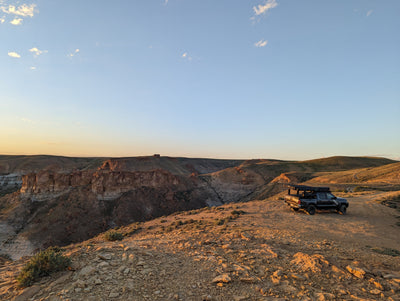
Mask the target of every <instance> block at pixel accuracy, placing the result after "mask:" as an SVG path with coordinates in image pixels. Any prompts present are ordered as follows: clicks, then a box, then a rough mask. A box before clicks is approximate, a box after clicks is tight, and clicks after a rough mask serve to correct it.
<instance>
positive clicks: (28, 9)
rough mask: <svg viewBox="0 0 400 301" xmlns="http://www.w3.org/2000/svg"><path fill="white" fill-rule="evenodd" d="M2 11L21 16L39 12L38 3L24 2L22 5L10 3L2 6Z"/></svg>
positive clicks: (31, 15)
mask: <svg viewBox="0 0 400 301" xmlns="http://www.w3.org/2000/svg"><path fill="white" fill-rule="evenodd" d="M0 11H2V12H4V13H6V14H8V15H16V16H21V17H31V18H32V17H33V16H34V15H35V13H36V12H37V9H36V4H29V5H28V4H22V5H20V6H15V5H8V6H0Z"/></svg>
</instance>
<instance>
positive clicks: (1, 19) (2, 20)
mask: <svg viewBox="0 0 400 301" xmlns="http://www.w3.org/2000/svg"><path fill="white" fill-rule="evenodd" d="M4 22H6V18H5V17H4V16H3V17H1V18H0V24H3V23H4Z"/></svg>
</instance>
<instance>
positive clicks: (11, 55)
mask: <svg viewBox="0 0 400 301" xmlns="http://www.w3.org/2000/svg"><path fill="white" fill-rule="evenodd" d="M8 56H10V57H13V58H16V59H19V58H20V57H21V56H20V55H19V54H18V53H16V52H14V51H9V52H8Z"/></svg>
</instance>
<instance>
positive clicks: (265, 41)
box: [254, 39, 268, 47]
mask: <svg viewBox="0 0 400 301" xmlns="http://www.w3.org/2000/svg"><path fill="white" fill-rule="evenodd" d="M267 44H268V41H267V40H262V39H261V40H259V41H258V42H256V43H254V46H256V47H265V46H267Z"/></svg>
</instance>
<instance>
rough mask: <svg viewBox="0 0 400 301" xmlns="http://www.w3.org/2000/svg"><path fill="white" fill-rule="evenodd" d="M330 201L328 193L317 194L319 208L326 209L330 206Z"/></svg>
mask: <svg viewBox="0 0 400 301" xmlns="http://www.w3.org/2000/svg"><path fill="white" fill-rule="evenodd" d="M329 203H330V200H329V199H328V196H327V194H326V192H318V193H317V204H318V207H326V206H329Z"/></svg>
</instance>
